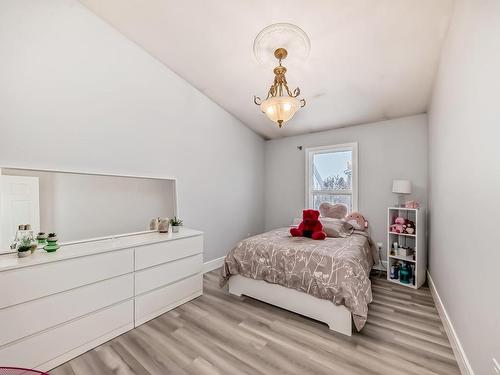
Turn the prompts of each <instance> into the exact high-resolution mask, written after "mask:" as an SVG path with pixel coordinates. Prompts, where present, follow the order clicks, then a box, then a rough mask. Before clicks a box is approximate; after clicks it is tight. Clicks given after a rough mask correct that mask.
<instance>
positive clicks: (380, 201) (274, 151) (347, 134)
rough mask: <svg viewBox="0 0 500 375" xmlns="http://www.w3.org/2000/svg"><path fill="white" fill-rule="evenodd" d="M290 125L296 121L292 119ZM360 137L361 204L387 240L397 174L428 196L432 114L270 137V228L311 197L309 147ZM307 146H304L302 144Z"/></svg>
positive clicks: (420, 196) (297, 212) (417, 195)
mask: <svg viewBox="0 0 500 375" xmlns="http://www.w3.org/2000/svg"><path fill="white" fill-rule="evenodd" d="M289 126H293V123H291V124H290V125H289ZM346 142H358V157H359V173H358V174H359V201H358V209H359V211H360V212H362V213H363V214H364V215H365V216H366V218H367V219H368V220H369V222H370V227H371V233H372V237H373V239H374V240H375V241H376V242H383V243H384V251H383V258H384V259H385V246H386V242H387V241H386V221H387V218H386V212H387V207H389V206H390V205H393V204H394V203H395V202H397V197H396V196H395V195H394V194H393V193H392V180H393V179H398V178H402V179H409V180H411V181H412V184H413V191H414V193H413V194H412V196H411V197H412V198H414V199H416V200H418V201H419V202H421V203H422V205H423V206H425V205H426V202H427V116H426V115H418V116H412V117H404V118H399V119H395V120H389V121H383V122H378V123H374V124H366V125H360V126H352V127H348V128H342V129H336V130H330V131H325V132H319V133H312V134H307V135H300V136H295V137H288V138H283V139H278V140H271V141H267V142H266V167H265V191H266V195H265V215H266V218H265V223H266V229H273V228H277V227H282V226H288V225H289V224H291V222H292V219H293V218H294V217H299V216H301V215H302V214H301V212H302V209H303V208H304V201H305V176H304V173H305V151H304V150H305V148H307V147H315V146H325V145H334V144H341V143H346ZM297 146H303V150H302V151H300V150H298V149H297Z"/></svg>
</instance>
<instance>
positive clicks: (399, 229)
mask: <svg viewBox="0 0 500 375" xmlns="http://www.w3.org/2000/svg"><path fill="white" fill-rule="evenodd" d="M389 230H390V231H391V232H392V233H401V234H412V235H414V234H415V231H416V228H415V222H414V221H411V220H408V219H405V218H404V217H401V216H398V217H396V219H394V224H392V225H391V226H390V228H389Z"/></svg>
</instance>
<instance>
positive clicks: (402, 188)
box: [392, 180, 411, 207]
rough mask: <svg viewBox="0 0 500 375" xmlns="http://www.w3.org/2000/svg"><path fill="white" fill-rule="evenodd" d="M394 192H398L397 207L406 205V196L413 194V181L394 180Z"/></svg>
mask: <svg viewBox="0 0 500 375" xmlns="http://www.w3.org/2000/svg"><path fill="white" fill-rule="evenodd" d="M392 192H393V193H394V194H398V204H397V207H404V196H405V195H408V194H411V181H409V180H393V181H392Z"/></svg>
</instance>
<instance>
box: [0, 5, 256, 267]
mask: <svg viewBox="0 0 500 375" xmlns="http://www.w3.org/2000/svg"><path fill="white" fill-rule="evenodd" d="M186 48H189V46H186ZM172 53H179V52H178V51H173V52H172ZM0 61H1V69H0V166H1V165H4V166H5V165H7V166H14V167H26V168H35V169H37V168H39V169H56V170H67V171H82V172H97V173H114V174H131V175H134V174H135V175H146V176H148V175H149V176H163V177H176V178H177V179H178V186H177V187H178V196H179V213H180V215H181V216H182V217H183V218H184V220H185V225H186V226H189V227H192V228H196V229H200V230H203V231H205V232H206V237H205V238H206V241H205V260H211V259H214V258H217V257H220V256H222V255H224V254H225V252H226V251H227V250H228V249H229V248H230V247H231V246H232V245H233V244H234V243H235V242H236V241H237V240H239V239H241V238H243V237H245V236H246V235H247V234H248V233H256V232H260V231H262V230H263V221H262V210H263V165H264V141H263V140H262V139H261V137H259V136H257V135H256V134H255V133H253V132H252V131H250V130H249V129H248V128H246V127H245V126H244V125H242V123H240V122H239V121H238V120H236V119H235V118H234V117H232V116H231V115H230V114H228V113H227V112H225V111H224V110H223V109H221V108H220V107H218V106H217V105H216V104H214V103H213V102H211V101H210V100H209V99H207V98H206V97H205V96H204V95H203V94H201V93H200V92H199V91H197V90H195V89H194V88H193V87H192V86H190V85H189V84H187V83H186V82H185V81H183V80H182V79H180V78H179V77H178V76H176V75H175V74H174V73H172V72H171V71H170V70H169V69H167V68H166V67H165V66H164V65H162V64H160V63H159V62H158V61H156V60H155V59H153V58H152V57H151V56H149V55H148V54H147V53H145V52H144V51H143V50H142V49H140V48H139V47H138V46H136V45H135V44H133V43H132V42H130V41H128V40H127V39H126V38H124V37H123V36H122V35H121V34H119V33H118V32H116V31H115V30H114V29H112V28H111V27H110V26H108V25H107V24H105V23H104V22H103V21H101V20H100V19H99V18H97V17H96V16H95V15H93V14H92V13H91V12H90V11H88V10H87V9H86V8H84V7H83V6H82V5H80V4H79V3H78V2H77V1H75V0H3V1H1V2H0ZM202 68H203V67H202V66H200V69H202ZM249 105H251V104H249Z"/></svg>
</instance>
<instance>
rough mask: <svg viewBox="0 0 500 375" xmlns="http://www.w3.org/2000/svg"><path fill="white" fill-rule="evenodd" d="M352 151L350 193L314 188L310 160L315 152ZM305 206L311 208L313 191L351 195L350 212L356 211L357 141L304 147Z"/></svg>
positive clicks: (325, 193)
mask: <svg viewBox="0 0 500 375" xmlns="http://www.w3.org/2000/svg"><path fill="white" fill-rule="evenodd" d="M342 151H351V152H352V179H351V184H352V188H351V191H350V193H346V192H345V190H314V189H313V186H314V179H313V175H312V172H311V171H312V162H313V157H314V155H316V154H327V153H332V152H342ZM305 158H306V160H305V164H306V173H305V207H306V208H313V193H319V194H324V195H351V196H352V212H354V211H358V194H359V190H358V142H350V143H342V144H337V145H328V146H320V147H308V148H306V149H305Z"/></svg>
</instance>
